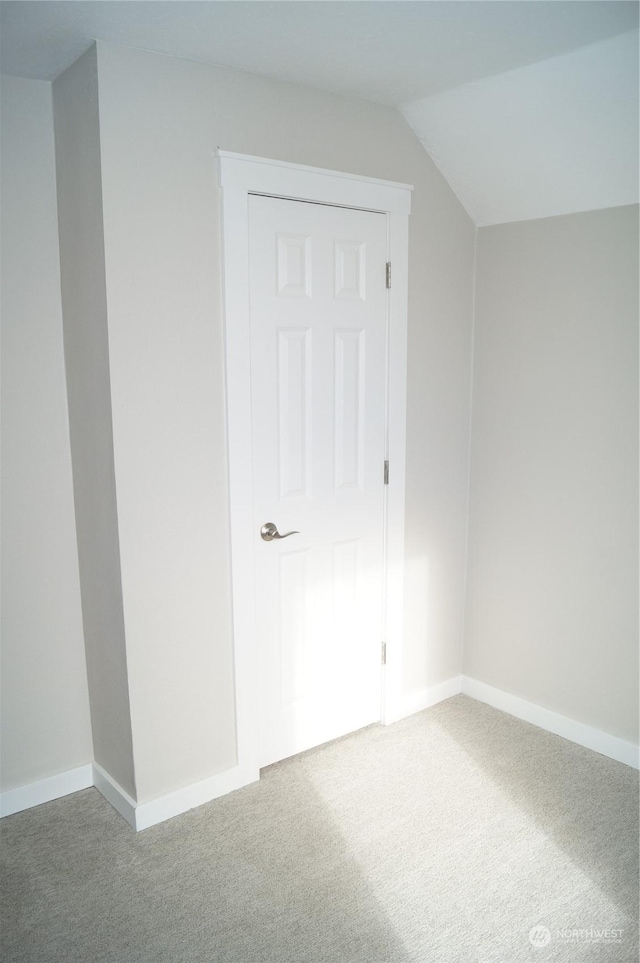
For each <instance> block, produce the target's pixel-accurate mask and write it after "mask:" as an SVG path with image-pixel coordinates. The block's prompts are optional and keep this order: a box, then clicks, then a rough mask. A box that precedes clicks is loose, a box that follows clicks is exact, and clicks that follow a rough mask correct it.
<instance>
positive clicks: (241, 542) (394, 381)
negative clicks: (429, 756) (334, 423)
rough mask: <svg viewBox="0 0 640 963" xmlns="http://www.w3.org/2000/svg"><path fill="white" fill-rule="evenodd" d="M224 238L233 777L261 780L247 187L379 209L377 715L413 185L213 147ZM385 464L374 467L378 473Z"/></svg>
mask: <svg viewBox="0 0 640 963" xmlns="http://www.w3.org/2000/svg"><path fill="white" fill-rule="evenodd" d="M218 163H219V174H220V187H221V214H222V241H223V252H222V253H223V282H224V283H223V315H224V329H225V362H226V367H225V378H226V403H227V448H228V463H229V511H230V535H231V580H232V613H233V645H234V667H235V703H236V740H237V767H238V769H239V770H240V771H239V773H238V776H239V777H240V781H241V782H252V781H253V780H255V779H258V778H259V769H258V711H257V704H258V682H259V680H258V678H257V659H256V606H255V572H254V556H253V551H254V540H255V537H256V533H255V532H254V530H253V528H254V525H253V464H252V450H251V448H252V445H251V437H252V432H251V333H250V316H249V215H248V198H249V194H267V195H269V196H273V197H282V198H287V199H290V200H300V201H311V202H316V203H322V204H331V205H335V206H339V207H351V208H357V209H360V210H367V211H377V212H380V213H382V214H386V216H387V260H388V261H391V262H392V265H393V267H392V286H391V289H390V290H389V291H387V385H386V391H387V405H386V440H385V444H386V455H385V457H386V458H387V459H388V460H389V464H390V470H389V485H388V486H385V499H384V520H383V524H384V546H385V572H384V583H383V592H384V604H383V610H384V616H383V625H382V632H383V637H382V638H381V640H380V641H381V642H382V641H383V639H384V641H385V642H386V645H387V659H386V666H385V667H384V668H383V671H382V679H383V683H382V697H381V698H382V705H381V721H382V722H383V723H386V722H387V721H388V720H391V719H393V718H397V716H398V713H397V712H396V711H395V708H394V707H395V706H397V705H398V701H399V695H400V682H401V680H400V677H399V676H400V670H401V664H402V659H401V655H402V621H403V584H404V581H403V578H404V498H405V448H406V371H407V289H408V243H409V213H410V210H411V191H412V190H413V188H412V187H411V186H410V185H408V184H397V183H394V182H392V181H381V180H376V179H374V178H371V177H360V176H358V175H354V174H343V173H340V172H338V171H329V170H321V169H319V168H315V167H304V166H300V165H298V164H287V163H284V162H282V161H275V160H269V159H267V158H263V157H252V156H249V155H246V154H235V153H230V152H228V151H222V150H221V151H218ZM382 468H383V466H382V465H381V466H380V470H381V471H382Z"/></svg>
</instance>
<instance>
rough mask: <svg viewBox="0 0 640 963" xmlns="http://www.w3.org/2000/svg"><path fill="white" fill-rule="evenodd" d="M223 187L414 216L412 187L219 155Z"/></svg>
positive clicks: (263, 159)
mask: <svg viewBox="0 0 640 963" xmlns="http://www.w3.org/2000/svg"><path fill="white" fill-rule="evenodd" d="M218 165H219V169H220V186H221V187H222V188H223V189H225V188H227V189H229V188H236V189H241V190H246V191H247V192H250V193H258V194H272V195H273V196H275V197H284V198H293V199H295V200H308V201H316V202H318V201H321V202H324V203H325V204H336V205H340V206H343V207H355V208H361V209H363V210H374V211H381V212H384V213H387V214H389V213H395V214H410V213H411V191H412V190H413V186H412V185H411V184H400V183H397V182H395V181H385V180H377V179H376V178H373V177H363V176H360V175H359V174H345V173H342V172H341V171H333V170H322V169H321V168H319V167H305V166H304V165H301V164H290V163H287V162H286V161H276V160H269V159H268V158H266V157H251V156H250V155H248V154H234V153H231V152H230V151H223V150H219V151H218Z"/></svg>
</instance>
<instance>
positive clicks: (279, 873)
mask: <svg viewBox="0 0 640 963" xmlns="http://www.w3.org/2000/svg"><path fill="white" fill-rule="evenodd" d="M2 859H3V864H4V870H3V886H4V892H3V898H2V908H3V913H4V925H3V928H2V936H1V939H2V946H3V956H2V959H3V960H6V961H7V963H27V961H28V963H45V961H46V963H57V961H61V963H62V961H65V963H76V961H77V963H80V961H82V963H103V961H104V963H106V961H112V963H142V961H144V963H164V961H167V963H169V961H171V963H218V961H220V963H316V961H317V963H320V961H327V963H329V961H330V963H409V961H411V963H482V961H486V963H550V961H563V963H592V961H593V963H595V961H597V963H637V960H638V946H637V938H638V921H637V909H638V774H637V773H636V772H634V771H633V770H631V769H629V768H627V767H625V766H623V765H621V764H619V763H615V762H612V761H611V760H609V759H607V758H605V757H603V756H600V755H597V754H596V753H592V752H590V751H589V750H587V749H582V748H580V747H578V746H575V745H574V744H572V743H570V742H566V741H565V740H563V739H560V738H559V737H557V736H552V735H550V734H548V733H545V732H543V731H541V730H540V729H536V728H535V727H533V726H530V725H527V724H526V723H523V722H519V721H518V720H516V719H514V718H512V717H510V716H507V715H504V714H502V713H500V712H497V711H496V710H494V709H491V708H489V707H487V706H484V705H481V704H480V703H477V702H474V701H473V700H471V699H468V698H466V697H465V696H457V697H455V698H454V699H450V700H449V701H448V702H444V703H441V704H440V705H438V706H435V707H434V708H433V709H429V710H427V711H425V712H422V713H419V714H418V715H416V716H413V717H411V718H410V719H405V720H403V721H402V722H399V723H397V724H396V725H394V726H391V727H389V728H383V727H378V726H375V727H372V728H369V729H365V730H362V731H361V732H359V733H356V734H354V735H352V736H347V737H345V738H344V739H341V740H339V741H338V742H335V743H331V744H329V745H327V746H324V747H321V748H319V749H315V750H312V751H311V752H308V753H305V754H303V755H302V756H297V757H295V758H293V759H289V760H287V761H285V762H282V763H278V764H277V765H275V766H271V767H270V768H269V769H267V770H265V771H264V772H263V777H262V779H261V781H260V783H258V784H256V785H254V786H250V787H247V788H246V789H243V790H240V791H239V792H236V793H233V794H232V795H230V796H227V797H225V798H223V799H219V800H216V801H214V802H212V803H209V804H208V805H206V806H202V807H201V808H200V809H197V810H193V811H192V812H190V813H187V814H185V815H184V816H180V817H178V818H176V819H173V820H171V821H169V822H167V823H164V824H162V825H160V826H156V827H154V828H152V829H148V830H146V831H144V832H142V833H139V834H138V835H136V834H135V833H134V832H133V831H132V830H131V829H130V828H129V827H128V826H127V825H126V823H125V822H124V821H123V820H122V819H121V817H120V816H118V815H117V814H116V813H115V812H114V810H113V809H111V807H110V806H109V804H108V803H107V802H105V800H104V799H103V798H102V797H101V796H100V795H99V794H98V792H97V791H95V790H93V789H89V790H86V791H84V792H81V793H77V794H76V795H75V796H69V797H67V798H65V799H61V800H57V801H56V802H52V803H47V804H46V805H44V806H40V807H38V808H37V809H32V810H30V811H28V812H24V813H18V814H16V815H15V816H11V817H9V818H7V819H5V820H3V823H2Z"/></svg>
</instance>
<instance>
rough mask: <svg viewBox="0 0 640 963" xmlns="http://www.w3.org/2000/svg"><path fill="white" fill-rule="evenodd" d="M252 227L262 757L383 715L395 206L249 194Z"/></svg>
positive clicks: (332, 735) (272, 758)
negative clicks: (389, 231) (380, 210)
mask: <svg viewBox="0 0 640 963" xmlns="http://www.w3.org/2000/svg"><path fill="white" fill-rule="evenodd" d="M249 228H250V230H249V261H250V263H249V273H250V299H251V367H252V417H253V438H252V448H253V459H254V468H253V471H254V478H255V480H256V481H255V485H254V528H255V539H256V541H255V558H256V581H257V586H256V601H257V642H258V659H259V665H258V669H259V686H260V704H259V707H258V708H259V717H260V760H259V761H260V765H261V766H264V765H268V764H269V763H271V762H274V761H276V760H278V759H282V758H285V757H286V756H289V755H292V754H293V753H296V752H300V751H302V750H304V749H308V748H310V747H311V746H315V745H318V744H320V743H322V742H326V741H327V740H329V739H333V738H336V737H337V736H340V735H343V734H344V733H346V732H351V731H353V730H355V729H358V728H360V727H362V726H364V725H368V724H369V723H371V722H374V721H376V720H378V719H379V718H380V678H381V676H380V648H381V617H382V565H383V543H382V542H383V465H384V450H385V447H384V445H385V439H384V432H385V424H384V422H385V391H386V385H385V372H386V361H385V358H386V301H385V261H386V218H385V216H384V215H383V214H376V213H372V212H364V211H356V210H351V209H345V208H337V207H329V206H326V205H320V204H310V203H303V202H298V201H287V200H282V199H277V198H270V197H261V196H251V197H250V198H249ZM266 522H274V523H275V525H276V526H277V528H278V529H279V532H280V533H281V534H285V533H286V532H288V531H290V530H294V529H297V530H298V531H299V534H296V535H292V536H290V537H288V538H286V539H283V540H277V539H275V540H272V541H269V542H265V541H263V540H262V539H261V537H260V528H261V527H262V526H263V525H264V524H265V523H266Z"/></svg>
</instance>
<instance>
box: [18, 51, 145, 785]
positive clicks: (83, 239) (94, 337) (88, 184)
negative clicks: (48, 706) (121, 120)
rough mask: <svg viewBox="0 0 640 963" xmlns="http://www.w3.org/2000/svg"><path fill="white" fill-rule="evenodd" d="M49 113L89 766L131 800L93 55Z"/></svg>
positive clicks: (58, 86)
mask: <svg viewBox="0 0 640 963" xmlns="http://www.w3.org/2000/svg"><path fill="white" fill-rule="evenodd" d="M53 105H54V120H55V143H56V166H57V188H58V221H59V237H60V263H61V282H62V310H63V317H64V350H65V358H66V370H67V390H68V396H69V423H70V429H71V452H72V462H73V485H74V495H75V512H76V525H77V532H78V553H79V560H80V584H81V589H82V615H83V622H84V637H85V647H86V656H87V670H88V678H89V693H90V702H91V721H92V728H93V742H94V751H95V761H96V762H97V763H98V764H99V765H101V766H102V767H103V768H104V769H105V770H106V771H107V772H108V773H109V774H110V775H111V776H112V777H113V778H114V779H115V780H116V782H118V783H119V784H120V785H121V786H122V788H123V789H125V790H126V791H127V792H128V793H130V794H131V795H132V796H135V779H134V765H133V748H132V736H131V719H130V711H129V691H128V678H127V662H126V651H125V638H124V619H123V610H122V586H121V578H120V558H119V546H118V524H117V508H116V492H115V476H114V464H113V438H112V427H111V400H110V381H109V347H108V338H107V306H106V292H105V264H104V240H103V227H102V192H101V175H100V135H99V127H98V82H97V71H96V51H95V48H92V49H91V50H89V51H88V53H86V54H85V55H84V57H82V58H81V59H80V60H78V61H76V63H75V64H74V65H73V66H72V67H70V68H69V69H68V70H67V71H66V72H65V73H64V74H62V76H61V77H59V78H58V80H56V81H55V83H54V85H53ZM25 695H26V693H25Z"/></svg>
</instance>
